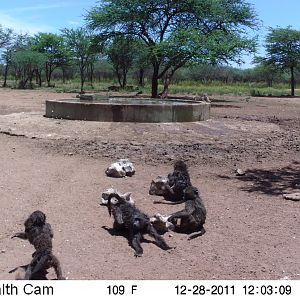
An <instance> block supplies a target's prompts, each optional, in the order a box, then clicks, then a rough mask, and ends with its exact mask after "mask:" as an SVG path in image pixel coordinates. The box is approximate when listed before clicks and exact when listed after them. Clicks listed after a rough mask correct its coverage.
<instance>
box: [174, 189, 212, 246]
mask: <svg viewBox="0 0 300 300" xmlns="http://www.w3.org/2000/svg"><path fill="white" fill-rule="evenodd" d="M184 200H185V208H184V209H183V210H181V211H179V212H176V213H174V214H172V215H171V216H170V217H169V219H168V221H170V222H172V223H173V224H174V225H175V231H177V232H181V233H187V234H189V233H191V234H190V235H189V237H188V239H189V240H190V239H193V238H195V237H197V236H200V235H203V234H204V233H205V229H204V227H203V225H204V223H205V220H206V209H205V206H204V204H203V202H202V199H201V197H200V196H199V192H198V189H197V188H196V187H194V186H189V187H187V188H186V189H185V192H184ZM178 219H180V224H177V220H178Z"/></svg>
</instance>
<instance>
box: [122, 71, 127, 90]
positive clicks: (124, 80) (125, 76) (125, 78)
mask: <svg viewBox="0 0 300 300" xmlns="http://www.w3.org/2000/svg"><path fill="white" fill-rule="evenodd" d="M126 84H127V72H126V70H125V69H123V89H124V88H125V87H126Z"/></svg>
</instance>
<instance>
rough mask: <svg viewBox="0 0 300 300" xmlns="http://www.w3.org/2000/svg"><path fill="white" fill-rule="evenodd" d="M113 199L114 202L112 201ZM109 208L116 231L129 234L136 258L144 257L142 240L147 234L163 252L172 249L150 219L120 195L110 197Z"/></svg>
mask: <svg viewBox="0 0 300 300" xmlns="http://www.w3.org/2000/svg"><path fill="white" fill-rule="evenodd" d="M112 198H114V202H112V201H111V199H112ZM107 207H108V212H109V215H110V216H111V214H113V217H114V229H117V230H120V229H124V230H125V231H126V232H127V233H128V234H129V242H130V244H131V246H132V247H133V249H134V250H135V254H134V255H135V256H136V257H138V256H142V255H143V248H142V247H141V240H142V238H143V234H146V233H148V234H150V235H151V236H152V237H154V239H155V241H156V244H157V245H158V246H159V247H160V248H162V249H163V250H168V249H171V247H169V246H168V245H167V243H166V242H165V240H164V239H163V238H162V237H161V236H160V235H159V234H158V233H157V231H156V229H155V228H154V227H153V225H152V224H151V222H150V218H149V217H148V216H147V215H146V214H144V213H143V212H141V211H140V210H139V209H138V208H136V207H135V206H134V205H132V204H131V203H129V202H128V201H126V200H125V199H124V198H123V197H121V196H120V195H119V194H110V195H109V197H108V204H107Z"/></svg>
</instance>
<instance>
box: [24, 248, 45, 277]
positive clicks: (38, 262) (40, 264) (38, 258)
mask: <svg viewBox="0 0 300 300" xmlns="http://www.w3.org/2000/svg"><path fill="white" fill-rule="evenodd" d="M48 259H49V253H45V254H37V255H35V257H34V258H33V259H32V261H31V263H30V265H29V266H28V268H27V270H26V274H25V278H24V279H27V280H28V279H31V277H32V276H33V275H34V274H35V273H38V272H40V271H41V270H44V269H46V265H47V261H48Z"/></svg>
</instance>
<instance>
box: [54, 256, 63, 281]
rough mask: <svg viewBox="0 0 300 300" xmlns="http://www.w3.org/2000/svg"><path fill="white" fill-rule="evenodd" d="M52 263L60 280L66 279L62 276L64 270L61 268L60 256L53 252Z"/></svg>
mask: <svg viewBox="0 0 300 300" xmlns="http://www.w3.org/2000/svg"><path fill="white" fill-rule="evenodd" d="M51 265H52V267H53V268H54V270H55V273H56V277H57V279H59V280H63V279H65V278H64V277H63V276H62V270H61V265H60V262H59V260H58V258H57V257H56V256H55V255H53V254H51Z"/></svg>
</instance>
